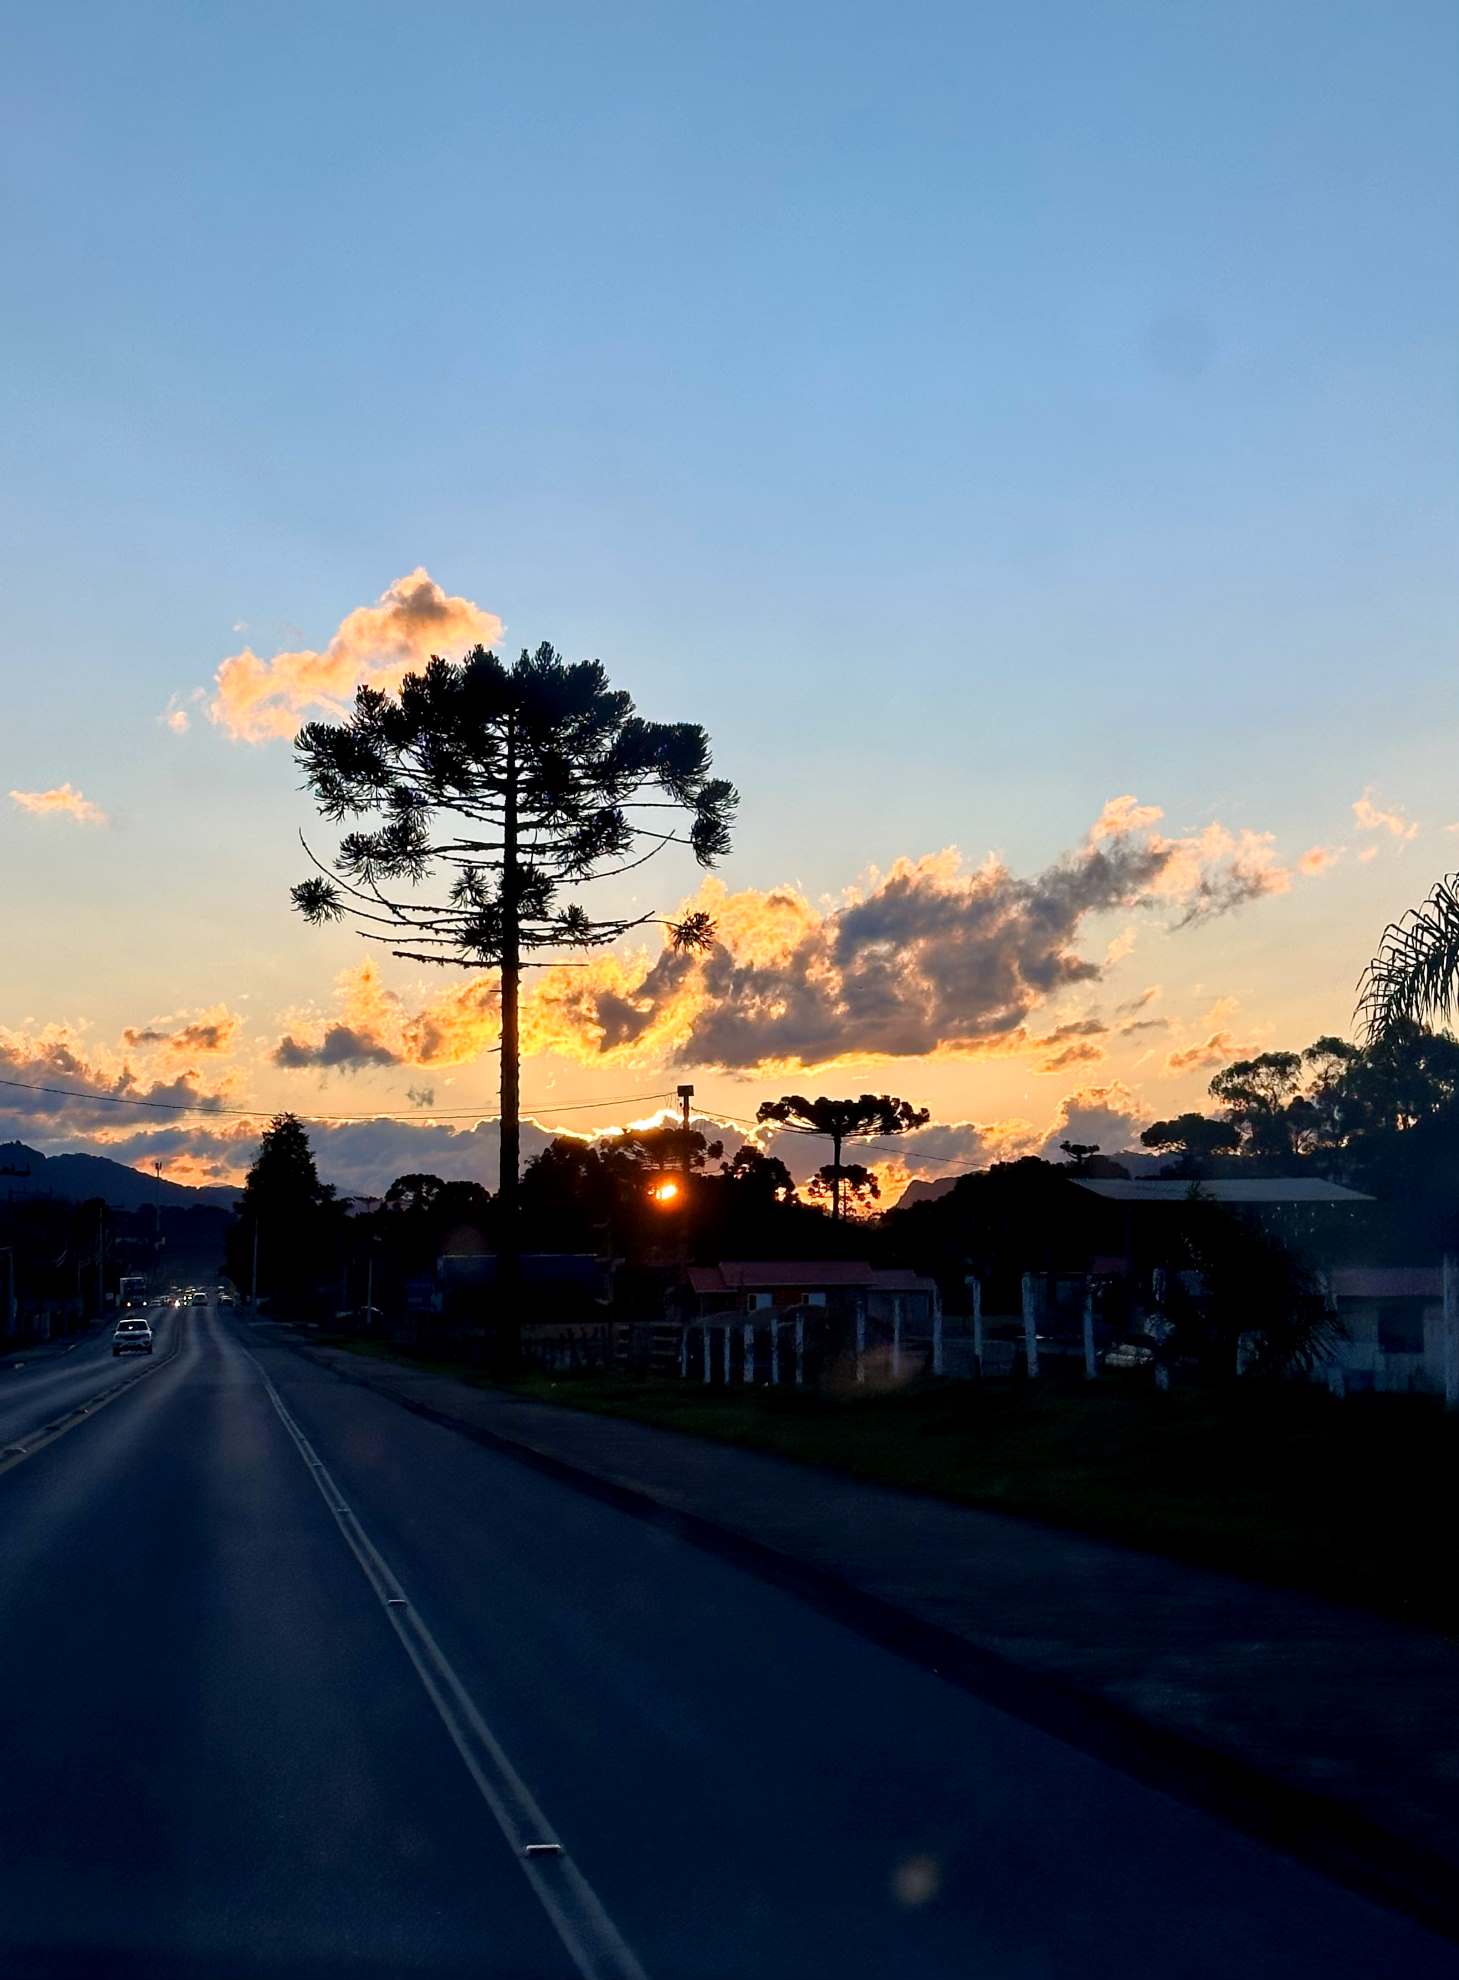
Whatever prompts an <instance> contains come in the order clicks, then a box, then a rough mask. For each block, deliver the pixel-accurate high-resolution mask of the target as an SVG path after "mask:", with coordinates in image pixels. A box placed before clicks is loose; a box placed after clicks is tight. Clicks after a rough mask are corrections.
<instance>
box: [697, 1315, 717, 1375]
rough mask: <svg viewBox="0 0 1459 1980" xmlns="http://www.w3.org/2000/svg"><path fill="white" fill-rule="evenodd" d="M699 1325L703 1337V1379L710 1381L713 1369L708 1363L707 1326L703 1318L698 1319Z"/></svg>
mask: <svg viewBox="0 0 1459 1980" xmlns="http://www.w3.org/2000/svg"><path fill="white" fill-rule="evenodd" d="M699 1325H700V1329H701V1332H702V1334H703V1339H704V1379H705V1381H706V1382H712V1381H713V1380H714V1369H713V1367H712V1366H711V1365H710V1360H709V1326H708V1323H707V1322H706V1321H703V1320H701V1321H700V1323H699Z"/></svg>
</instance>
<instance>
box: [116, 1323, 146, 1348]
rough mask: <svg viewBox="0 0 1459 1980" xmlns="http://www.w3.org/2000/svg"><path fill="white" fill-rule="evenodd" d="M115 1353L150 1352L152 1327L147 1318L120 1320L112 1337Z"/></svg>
mask: <svg viewBox="0 0 1459 1980" xmlns="http://www.w3.org/2000/svg"><path fill="white" fill-rule="evenodd" d="M111 1351H112V1353H113V1354H150V1353H151V1352H152V1329H151V1328H150V1327H149V1326H148V1325H147V1322H146V1321H145V1320H118V1322H117V1326H116V1332H115V1333H114V1334H113V1335H112V1337H111Z"/></svg>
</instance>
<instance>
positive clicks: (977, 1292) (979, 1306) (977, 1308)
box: [968, 1273, 983, 1377]
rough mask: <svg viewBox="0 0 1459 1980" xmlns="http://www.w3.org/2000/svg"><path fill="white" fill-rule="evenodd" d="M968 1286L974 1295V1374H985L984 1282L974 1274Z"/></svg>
mask: <svg viewBox="0 0 1459 1980" xmlns="http://www.w3.org/2000/svg"><path fill="white" fill-rule="evenodd" d="M968 1285H969V1287H970V1288H971V1290H972V1295H973V1373H974V1374H975V1375H977V1376H979V1377H981V1375H982V1373H983V1281H982V1280H981V1279H980V1278H979V1277H978V1276H977V1274H976V1273H974V1274H973V1276H972V1278H971V1279H969V1281H968Z"/></svg>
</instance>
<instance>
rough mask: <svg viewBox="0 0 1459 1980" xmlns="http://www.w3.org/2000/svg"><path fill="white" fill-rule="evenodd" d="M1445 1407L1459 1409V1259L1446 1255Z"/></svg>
mask: <svg viewBox="0 0 1459 1980" xmlns="http://www.w3.org/2000/svg"><path fill="white" fill-rule="evenodd" d="M1443 1347H1444V1357H1443V1366H1444V1407H1445V1409H1459V1257H1456V1256H1455V1254H1454V1253H1453V1252H1452V1251H1446V1252H1445V1253H1444V1336H1443Z"/></svg>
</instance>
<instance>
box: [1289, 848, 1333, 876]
mask: <svg viewBox="0 0 1459 1980" xmlns="http://www.w3.org/2000/svg"><path fill="white" fill-rule="evenodd" d="M1343 850H1344V849H1343V847H1341V846H1309V847H1308V848H1307V850H1306V852H1304V853H1303V855H1302V857H1301V858H1300V859H1299V860H1298V861H1297V871H1298V872H1299V873H1301V874H1303V875H1305V876H1306V878H1308V879H1309V880H1310V879H1313V878H1315V877H1316V875H1317V874H1319V873H1325V872H1326V871H1327V869H1328V867H1330V866H1335V865H1336V864H1337V862H1338V861H1339V860H1340V859H1341V858H1342V856H1343Z"/></svg>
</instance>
